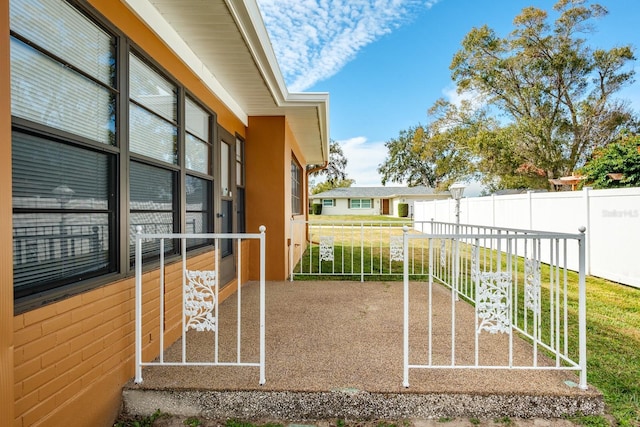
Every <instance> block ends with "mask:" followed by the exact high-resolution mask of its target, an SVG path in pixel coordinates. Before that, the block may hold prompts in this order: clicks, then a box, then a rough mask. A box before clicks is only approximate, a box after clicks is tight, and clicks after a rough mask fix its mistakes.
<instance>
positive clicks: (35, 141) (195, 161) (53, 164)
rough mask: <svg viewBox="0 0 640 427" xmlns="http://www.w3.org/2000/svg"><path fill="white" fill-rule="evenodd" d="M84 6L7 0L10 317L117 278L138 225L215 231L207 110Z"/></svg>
mask: <svg viewBox="0 0 640 427" xmlns="http://www.w3.org/2000/svg"><path fill="white" fill-rule="evenodd" d="M90 8H91V6H90V5H89V4H88V3H87V2H67V1H66V0H11V1H10V22H11V34H10V48H11V111H12V128H13V132H12V141H11V143H12V174H13V252H14V259H13V270H14V291H15V292H14V295H15V297H16V302H15V307H16V310H17V311H18V312H21V311H24V310H28V309H30V308H32V307H37V306H39V305H41V304H43V303H46V302H48V301H55V300H57V299H61V298H65V297H67V296H69V295H73V294H75V293H78V292H81V291H82V290H86V289H90V288H92V287H95V286H98V285H100V284H102V283H104V282H105V279H104V278H101V277H102V276H105V275H107V274H110V275H118V276H119V277H122V276H124V275H125V274H127V273H128V272H129V271H130V268H131V263H132V262H133V260H134V256H135V253H134V241H135V240H134V234H135V231H136V227H137V226H141V227H142V229H143V231H144V232H149V233H174V232H187V233H208V232H213V231H214V226H213V223H214V221H213V205H214V203H213V194H214V190H213V188H214V178H213V172H214V171H213V145H212V140H213V139H214V135H213V129H215V125H216V123H215V115H214V113H212V112H210V111H208V110H206V108H204V107H203V104H199V103H198V101H197V100H196V99H195V98H194V97H191V96H189V95H187V94H186V91H185V90H184V88H183V87H182V86H180V84H179V83H177V82H176V81H175V80H174V79H172V78H171V76H169V75H168V74H166V73H165V72H164V71H163V70H162V69H161V68H160V67H159V66H158V65H157V64H154V63H153V62H152V61H151V60H149V59H148V57H147V56H146V55H145V54H144V52H140V51H137V50H136V51H135V52H134V50H133V49H131V48H130V45H131V43H130V42H129V41H128V40H127V38H126V37H125V36H124V35H123V34H122V33H119V31H118V30H117V29H115V28H112V27H110V25H109V24H104V25H103V24H102V23H101V22H102V21H101V18H99V17H97V16H94V15H93V13H92V12H91V9H90ZM119 59H121V60H119ZM229 190H231V189H229ZM231 215H232V214H231V213H229V217H231ZM127 234H128V236H129V238H126V237H125V236H127ZM121 236H122V237H121ZM209 244H211V242H210V241H205V240H202V241H195V240H192V241H190V242H189V249H192V248H195V247H196V246H203V245H209ZM159 250H160V248H159V245H158V243H157V242H156V241H148V242H143V256H144V257H145V258H144V259H145V260H149V259H154V258H156V257H157V256H158V254H159ZM179 250H180V247H179V245H177V244H176V242H173V241H165V251H166V252H167V253H169V254H176V253H178V251H179ZM127 260H128V261H129V262H127Z"/></svg>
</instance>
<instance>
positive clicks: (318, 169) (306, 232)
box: [305, 160, 329, 242]
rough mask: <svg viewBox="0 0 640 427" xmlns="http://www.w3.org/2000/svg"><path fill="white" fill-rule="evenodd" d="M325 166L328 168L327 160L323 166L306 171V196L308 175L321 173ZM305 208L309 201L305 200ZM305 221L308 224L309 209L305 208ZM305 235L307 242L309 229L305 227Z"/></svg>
mask: <svg viewBox="0 0 640 427" xmlns="http://www.w3.org/2000/svg"><path fill="white" fill-rule="evenodd" d="M327 166H329V160H325V162H324V164H323V165H320V166H316V167H314V168H311V169H308V170H307V194H308V193H309V175H311V174H312V173H316V172H318V171H321V170H323V169H326V168H327ZM307 206H309V201H308V200H307ZM305 221H306V222H307V223H308V222H309V209H308V208H307V210H306V213H305ZM305 234H306V236H305V237H306V240H307V242H308V241H309V227H307V229H306V230H305Z"/></svg>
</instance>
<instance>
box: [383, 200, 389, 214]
mask: <svg viewBox="0 0 640 427" xmlns="http://www.w3.org/2000/svg"><path fill="white" fill-rule="evenodd" d="M382 215H389V199H382Z"/></svg>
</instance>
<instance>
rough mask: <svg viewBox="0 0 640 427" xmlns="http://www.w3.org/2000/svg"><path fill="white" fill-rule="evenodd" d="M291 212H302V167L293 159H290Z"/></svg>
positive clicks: (297, 213) (298, 213)
mask: <svg viewBox="0 0 640 427" xmlns="http://www.w3.org/2000/svg"><path fill="white" fill-rule="evenodd" d="M291 213H292V214H294V215H300V214H301V213H302V168H301V167H300V165H298V162H297V161H296V160H295V159H291Z"/></svg>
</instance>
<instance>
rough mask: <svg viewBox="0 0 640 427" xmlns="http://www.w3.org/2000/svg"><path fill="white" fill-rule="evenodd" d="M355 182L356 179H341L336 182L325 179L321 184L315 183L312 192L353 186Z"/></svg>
mask: <svg viewBox="0 0 640 427" xmlns="http://www.w3.org/2000/svg"><path fill="white" fill-rule="evenodd" d="M354 182H355V181H354V180H353V179H341V180H340V181H334V182H329V181H324V182H321V183H320V184H317V185H314V186H313V188H312V189H311V194H319V193H324V192H325V191H329V190H333V189H334V188H345V187H351V185H352V184H353V183H354Z"/></svg>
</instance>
